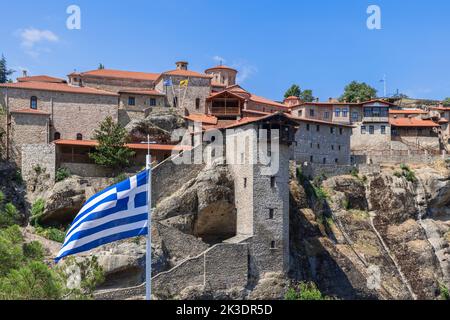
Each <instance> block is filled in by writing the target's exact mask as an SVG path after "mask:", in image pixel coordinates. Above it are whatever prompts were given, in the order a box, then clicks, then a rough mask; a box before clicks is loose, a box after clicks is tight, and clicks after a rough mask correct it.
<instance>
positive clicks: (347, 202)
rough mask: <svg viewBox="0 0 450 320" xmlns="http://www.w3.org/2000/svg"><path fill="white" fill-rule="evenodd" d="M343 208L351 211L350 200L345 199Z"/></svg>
mask: <svg viewBox="0 0 450 320" xmlns="http://www.w3.org/2000/svg"><path fill="white" fill-rule="evenodd" d="M342 206H343V207H344V209H345V210H350V209H351V205H350V201H349V200H348V199H344V200H343V201H342Z"/></svg>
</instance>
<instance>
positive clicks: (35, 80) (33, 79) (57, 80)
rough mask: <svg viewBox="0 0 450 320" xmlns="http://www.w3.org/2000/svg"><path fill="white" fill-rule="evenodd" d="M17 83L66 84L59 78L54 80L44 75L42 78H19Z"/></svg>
mask: <svg viewBox="0 0 450 320" xmlns="http://www.w3.org/2000/svg"><path fill="white" fill-rule="evenodd" d="M17 81H19V82H51V83H66V80H64V79H60V78H54V77H50V76H46V75H42V76H32V77H21V78H17Z"/></svg>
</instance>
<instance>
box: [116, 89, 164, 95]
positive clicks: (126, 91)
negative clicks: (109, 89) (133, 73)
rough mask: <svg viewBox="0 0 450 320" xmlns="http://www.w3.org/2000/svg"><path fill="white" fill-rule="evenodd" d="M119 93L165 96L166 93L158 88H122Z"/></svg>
mask: <svg viewBox="0 0 450 320" xmlns="http://www.w3.org/2000/svg"><path fill="white" fill-rule="evenodd" d="M119 93H128V94H136V95H145V96H165V94H164V93H161V92H159V91H157V90H120V91H119Z"/></svg>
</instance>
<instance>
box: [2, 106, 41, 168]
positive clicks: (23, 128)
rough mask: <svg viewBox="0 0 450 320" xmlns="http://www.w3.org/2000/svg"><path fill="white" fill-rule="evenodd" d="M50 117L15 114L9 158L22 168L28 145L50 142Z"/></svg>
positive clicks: (10, 133)
mask: <svg viewBox="0 0 450 320" xmlns="http://www.w3.org/2000/svg"><path fill="white" fill-rule="evenodd" d="M49 121H50V120H49V116H46V115H34V114H25V113H13V114H12V115H11V126H10V130H9V158H10V160H12V161H14V162H15V163H16V164H17V166H19V167H20V166H21V165H22V163H23V161H22V148H23V146H24V145H27V144H47V143H48V142H49V130H50V129H49Z"/></svg>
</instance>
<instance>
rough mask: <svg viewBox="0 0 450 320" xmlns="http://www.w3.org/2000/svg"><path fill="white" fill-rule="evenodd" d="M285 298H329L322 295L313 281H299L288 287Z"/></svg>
mask: <svg viewBox="0 0 450 320" xmlns="http://www.w3.org/2000/svg"><path fill="white" fill-rule="evenodd" d="M285 300H329V298H328V297H326V296H323V295H322V293H321V292H320V290H319V289H318V288H317V286H316V284H315V283H314V282H300V283H299V284H298V285H297V286H295V287H291V288H289V289H288V291H287V293H286V295H285Z"/></svg>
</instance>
